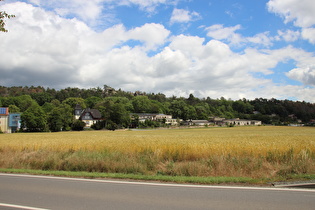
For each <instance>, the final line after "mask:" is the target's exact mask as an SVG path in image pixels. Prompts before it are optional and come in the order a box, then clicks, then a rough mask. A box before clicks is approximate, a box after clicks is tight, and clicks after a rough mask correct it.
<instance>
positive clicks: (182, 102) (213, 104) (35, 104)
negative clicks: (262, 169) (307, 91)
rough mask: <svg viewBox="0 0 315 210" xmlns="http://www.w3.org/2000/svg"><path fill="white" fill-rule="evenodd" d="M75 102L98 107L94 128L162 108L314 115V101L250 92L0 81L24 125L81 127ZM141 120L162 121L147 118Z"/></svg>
mask: <svg viewBox="0 0 315 210" xmlns="http://www.w3.org/2000/svg"><path fill="white" fill-rule="evenodd" d="M76 104H79V105H81V107H82V108H83V109H84V108H92V109H98V110H99V111H100V112H101V114H102V118H103V119H104V120H103V121H101V122H100V123H98V124H96V125H94V127H93V128H95V129H102V128H106V126H107V128H127V127H129V126H131V125H135V124H136V126H138V124H137V123H135V122H133V120H134V118H133V117H131V116H130V114H131V113H163V114H169V115H172V116H173V118H178V119H183V120H189V119H199V120H209V118H210V117H214V116H216V117H223V118H227V119H231V118H241V119H252V120H261V121H262V122H263V123H264V124H274V125H286V124H290V123H303V124H307V125H311V122H312V120H313V119H315V104H313V103H308V102H305V101H302V102H301V101H290V100H277V99H274V98H272V99H263V98H256V99H254V100H247V99H240V100H235V101H233V100H230V99H225V98H223V97H221V98H219V99H212V98H210V97H207V98H197V97H195V96H194V95H193V94H190V95H189V97H187V98H185V97H176V96H172V97H166V96H165V95H164V94H162V93H145V92H140V91H136V92H130V91H123V90H121V89H119V90H115V89H114V88H111V87H109V86H107V85H104V87H102V88H101V87H97V88H90V89H80V88H71V87H68V88H65V89H61V90H56V89H53V88H44V87H41V86H38V87H34V86H31V87H28V86H24V87H22V86H20V87H16V86H15V87H4V86H0V106H1V107H9V110H10V112H11V113H21V120H22V128H24V130H25V131H31V132H42V131H61V130H63V131H68V130H79V129H82V127H83V126H82V123H81V124H80V122H78V121H75V120H74V107H75V105H76ZM147 126H162V124H161V123H158V124H156V123H152V122H147Z"/></svg>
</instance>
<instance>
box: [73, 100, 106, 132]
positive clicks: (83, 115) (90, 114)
mask: <svg viewBox="0 0 315 210" xmlns="http://www.w3.org/2000/svg"><path fill="white" fill-rule="evenodd" d="M74 118H75V119H76V120H81V121H83V122H84V123H85V127H88V128H89V127H91V126H92V125H94V124H95V123H97V122H98V121H100V120H102V114H101V113H100V111H99V110H97V109H90V108H87V109H82V108H81V106H80V105H79V104H77V105H76V106H75V108H74Z"/></svg>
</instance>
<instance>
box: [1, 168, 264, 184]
mask: <svg viewBox="0 0 315 210" xmlns="http://www.w3.org/2000/svg"><path fill="white" fill-rule="evenodd" d="M0 172H2V173H16V174H32V175H45V176H48V175H49V176H64V177H75V178H89V179H97V178H98V179H100V178H108V179H125V180H141V181H158V182H173V183H190V184H253V185H254V184H263V183H266V182H265V181H266V180H260V179H253V178H248V177H196V176H165V175H155V176H150V175H139V174H122V173H97V172H84V171H82V172H78V171H43V170H30V169H4V168H0Z"/></svg>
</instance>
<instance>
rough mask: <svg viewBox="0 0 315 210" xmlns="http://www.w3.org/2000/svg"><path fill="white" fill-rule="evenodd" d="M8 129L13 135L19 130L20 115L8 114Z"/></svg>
mask: <svg viewBox="0 0 315 210" xmlns="http://www.w3.org/2000/svg"><path fill="white" fill-rule="evenodd" d="M9 127H10V128H11V132H12V133H15V132H17V131H18V130H19V129H20V128H21V114H20V113H10V114H9Z"/></svg>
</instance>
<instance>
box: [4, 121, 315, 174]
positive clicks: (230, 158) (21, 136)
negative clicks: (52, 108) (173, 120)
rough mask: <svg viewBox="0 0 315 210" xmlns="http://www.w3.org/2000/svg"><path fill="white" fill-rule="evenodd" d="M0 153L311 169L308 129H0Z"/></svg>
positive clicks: (135, 164)
mask: <svg viewBox="0 0 315 210" xmlns="http://www.w3.org/2000/svg"><path fill="white" fill-rule="evenodd" d="M0 157H1V159H0V167H1V168H27V169H42V170H70V171H97V172H119V173H140V174H166V175H185V176H250V177H261V176H265V177H272V176H276V175H287V174H292V173H293V174H299V173H314V172H315V163H314V162H315V128H310V127H274V126H259V127H234V128H198V129H165V130H137V131H135V130H133V131H131V130H123V131H114V132H112V131H84V132H59V133H17V134H4V135H0Z"/></svg>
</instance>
